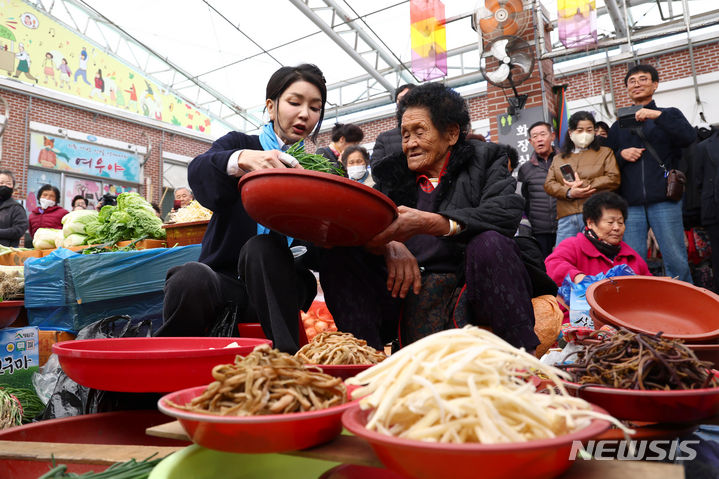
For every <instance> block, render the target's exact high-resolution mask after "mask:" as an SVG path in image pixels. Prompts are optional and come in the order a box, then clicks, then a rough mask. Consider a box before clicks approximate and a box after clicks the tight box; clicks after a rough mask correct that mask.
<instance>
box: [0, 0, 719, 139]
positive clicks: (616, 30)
mask: <svg viewBox="0 0 719 479" xmlns="http://www.w3.org/2000/svg"><path fill="white" fill-rule="evenodd" d="M541 1H542V3H543V4H544V5H545V7H546V8H547V10H548V12H549V15H550V20H552V21H556V17H557V6H556V0H541ZM686 2H687V4H688V5H689V13H690V14H691V15H692V19H693V20H692V21H694V19H697V20H701V21H702V23H701V24H702V25H706V24H712V22H713V23H714V26H716V22H717V19H719V10H716V6H717V5H716V2H715V0H686ZM32 3H34V4H35V5H36V6H37V7H38V8H40V9H42V10H44V11H46V12H47V13H49V14H50V15H51V16H53V17H55V19H57V20H59V21H61V22H63V23H64V24H65V25H67V26H68V27H69V28H71V29H73V30H76V31H78V32H80V33H81V34H83V35H85V36H87V37H89V38H90V39H91V40H93V41H94V42H95V43H97V44H99V45H101V46H104V48H105V49H106V50H107V51H109V52H112V53H114V54H116V55H117V56H119V57H120V58H122V59H124V60H125V61H127V62H129V63H132V64H133V66H136V67H138V68H141V69H142V70H143V71H145V72H146V73H147V74H148V75H150V76H151V77H152V78H154V79H156V80H157V81H158V82H159V83H161V84H163V85H165V86H167V87H168V88H169V89H170V90H172V91H174V92H176V93H177V94H178V95H180V96H182V97H184V98H185V99H187V100H188V101H190V102H192V103H194V104H195V105H197V106H198V107H201V108H203V109H205V110H206V111H207V112H208V113H209V114H210V116H211V117H212V118H213V119H215V120H219V121H220V122H222V123H223V124H224V126H225V127H226V128H228V129H237V130H244V131H252V130H254V129H255V128H256V127H257V126H258V125H260V124H261V122H262V108H263V106H264V101H263V100H264V88H265V84H266V82H267V79H268V78H269V76H270V75H271V74H272V72H274V71H275V70H276V69H277V68H279V67H280V66H282V65H296V64H299V63H304V62H309V63H315V64H317V65H318V66H319V67H320V68H321V69H322V70H323V72H324V74H325V78H326V79H327V83H328V90H329V93H328V107H327V116H328V117H329V118H332V117H334V116H339V115H343V114H347V113H350V112H353V111H361V110H366V109H369V108H372V107H377V106H381V105H386V104H389V103H391V99H390V91H391V90H392V89H393V88H394V87H396V86H398V85H400V84H402V83H407V82H412V83H417V82H418V80H417V79H416V78H415V77H414V76H413V74H412V72H411V67H410V64H411V55H412V53H411V38H410V16H409V8H410V6H409V3H410V2H409V0H403V1H400V0H394V1H393V0H263V1H261V2H254V1H235V0H165V1H147V0H124V1H122V2H108V1H100V0H35V1H34V2H32ZM444 3H445V8H446V10H445V15H446V18H447V24H446V47H447V54H448V55H447V56H448V58H447V64H448V72H447V76H446V77H445V81H446V82H447V83H448V84H450V85H452V86H457V87H459V86H461V85H466V84H472V83H477V82H481V81H482V80H483V77H482V75H481V72H480V70H479V52H478V48H477V41H478V35H477V32H475V30H473V29H472V26H471V16H472V14H473V13H474V12H475V11H476V10H477V8H478V7H480V6H481V5H483V1H482V0H479V1H477V0H445V2H444ZM525 3H526V2H525ZM596 3H597V9H598V14H599V17H598V33H599V39H600V43H601V41H602V40H607V39H617V38H623V35H624V36H626V32H627V31H629V32H630V34H636V33H637V32H645V31H650V30H651V31H656V35H660V34H661V30H662V28H664V27H666V26H668V25H670V24H672V25H679V26H681V24H682V22H683V21H684V20H683V11H682V9H681V5H680V3H681V2H676V1H675V2H670V1H668V0H626V5H627V6H628V16H627V18H626V20H625V19H624V16H623V15H620V16H619V17H618V16H617V12H619V13H621V12H623V10H621V8H622V7H623V5H624V0H597V2H596ZM678 4H679V5H678ZM0 35H2V33H0ZM650 36H651V35H650ZM552 43H553V45H555V47H554V48H555V50H557V49H560V48H563V47H561V45H560V44H559V42H558V38H557V32H556V30H555V31H554V32H552ZM615 48H616V45H615ZM559 60H561V59H559V58H558V59H556V60H555V61H559ZM328 124H329V123H328ZM214 131H215V132H218V131H219V130H214Z"/></svg>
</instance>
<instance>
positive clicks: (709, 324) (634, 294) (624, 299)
mask: <svg viewBox="0 0 719 479" xmlns="http://www.w3.org/2000/svg"><path fill="white" fill-rule="evenodd" d="M587 302H588V303H589V306H591V308H592V317H593V318H594V319H595V323H597V322H599V323H609V324H611V325H612V326H615V327H616V326H621V327H624V328H626V329H629V330H630V331H637V332H642V333H646V334H652V335H653V334H656V333H658V332H659V331H662V332H663V333H664V334H663V336H664V337H667V338H677V339H684V340H686V341H687V342H702V341H709V340H713V339H716V338H719V296H717V295H716V294H714V293H712V292H711V291H709V290H706V289H703V288H697V287H696V286H693V285H691V284H689V283H685V282H684V281H679V280H676V279H670V278H660V277H651V276H621V277H616V278H609V279H605V280H602V281H598V282H596V283H594V284H592V285H591V286H589V288H588V289H587ZM595 327H597V324H595Z"/></svg>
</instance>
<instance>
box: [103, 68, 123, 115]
mask: <svg viewBox="0 0 719 479" xmlns="http://www.w3.org/2000/svg"><path fill="white" fill-rule="evenodd" d="M105 88H107V91H108V92H109V94H110V101H112V102H113V103H114V104H115V105H117V106H118V107H120V108H122V107H124V106H125V95H124V93H122V88H118V87H117V75H115V73H114V72H113V73H112V75H110V78H108V79H107V80H105Z"/></svg>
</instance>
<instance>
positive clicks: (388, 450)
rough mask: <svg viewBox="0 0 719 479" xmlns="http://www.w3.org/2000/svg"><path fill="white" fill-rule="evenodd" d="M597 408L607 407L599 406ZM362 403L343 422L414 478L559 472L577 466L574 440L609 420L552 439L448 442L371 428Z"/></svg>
mask: <svg viewBox="0 0 719 479" xmlns="http://www.w3.org/2000/svg"><path fill="white" fill-rule="evenodd" d="M594 410H595V411H597V412H601V413H604V412H605V411H604V410H602V409H600V408H597V407H594ZM369 413H370V411H369V410H365V411H363V410H362V409H360V407H359V404H358V405H355V406H353V407H352V408H350V409H348V410H347V412H345V413H344V415H343V416H342V424H344V426H345V427H346V428H347V429H348V430H349V431H350V432H352V433H353V434H354V435H356V436H359V437H361V438H363V439H365V440H366V441H367V442H369V443H370V445H371V446H372V449H373V450H374V452H375V453H376V454H377V457H378V458H379V460H380V461H382V463H383V464H384V465H385V466H387V468H389V469H391V470H393V471H395V472H398V473H400V474H404V475H406V476H409V477H413V478H427V479H436V478H438V477H451V478H453V479H457V478H468V479H469V478H472V479H474V478H476V477H481V478H482V479H495V478H496V479H500V478H501V479H506V478H518V477H521V478H522V479H534V478H548V477H555V476H558V475H559V474H561V473H562V472H563V471H565V470H566V469H567V468H569V466H570V465H571V461H570V460H569V453H570V451H571V449H572V443H573V441H586V440H588V439H591V438H593V437H596V436H598V435H600V434H602V433H603V432H604V431H606V430H607V429H608V428H609V422H608V421H605V420H602V419H594V420H593V421H592V422H591V423H590V424H589V426H587V427H585V428H584V429H581V430H579V431H576V432H573V433H571V434H567V435H564V436H559V437H555V438H552V439H539V440H536V441H528V442H523V443H507V444H477V443H472V444H443V443H433V442H423V441H415V440H411V439H403V438H398V437H393V436H387V435H384V434H380V433H378V432H375V431H370V430H368V429H367V428H366V427H365V425H366V424H367V417H368V416H369Z"/></svg>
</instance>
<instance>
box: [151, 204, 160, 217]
mask: <svg viewBox="0 0 719 479" xmlns="http://www.w3.org/2000/svg"><path fill="white" fill-rule="evenodd" d="M150 206H152V209H153V210H155V213H157V214H160V215H161V214H162V210H161V209H160V205H158V204H157V203H155V202H154V201H153V202H152V203H150Z"/></svg>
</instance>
